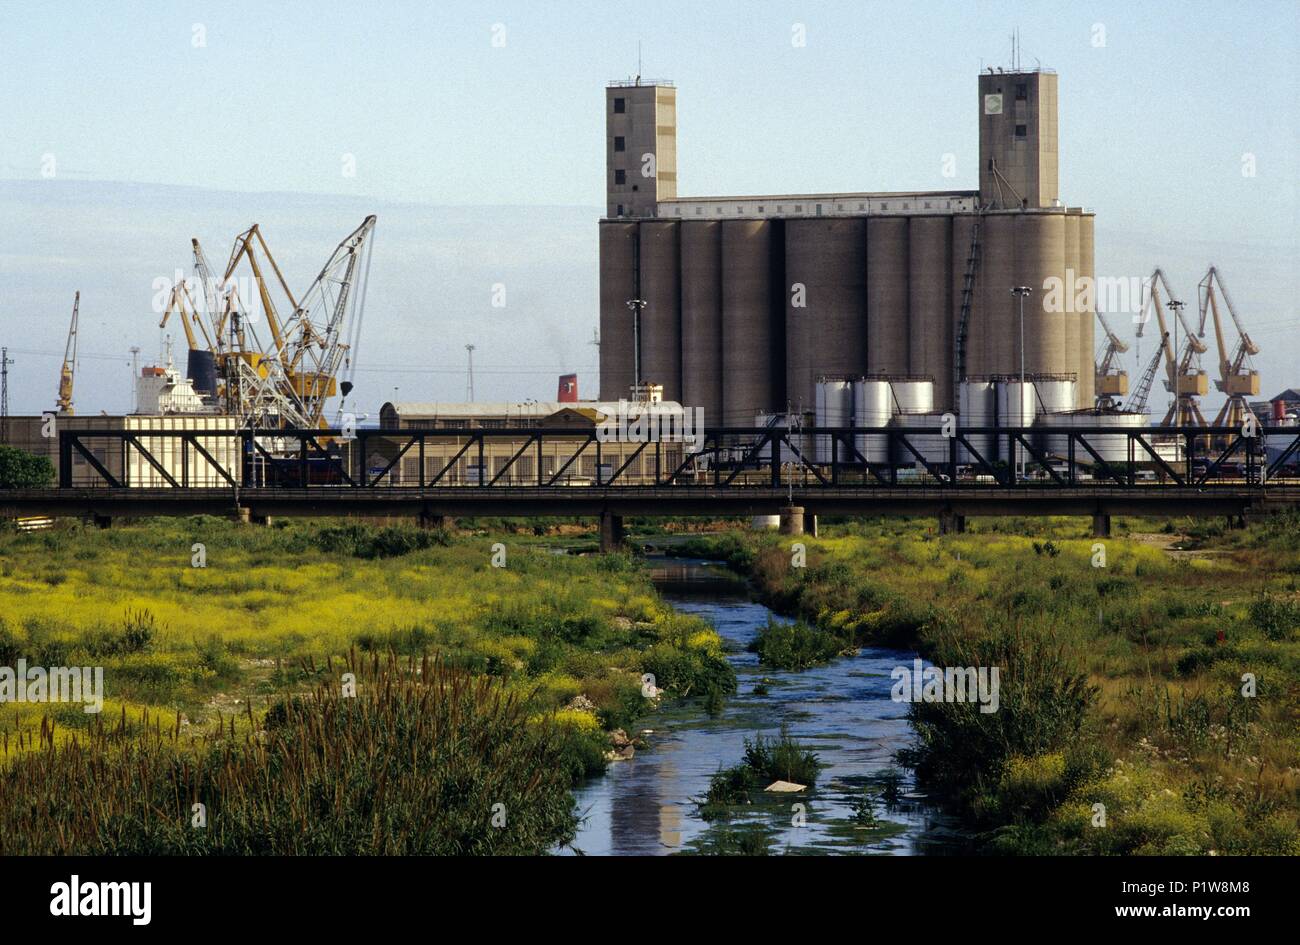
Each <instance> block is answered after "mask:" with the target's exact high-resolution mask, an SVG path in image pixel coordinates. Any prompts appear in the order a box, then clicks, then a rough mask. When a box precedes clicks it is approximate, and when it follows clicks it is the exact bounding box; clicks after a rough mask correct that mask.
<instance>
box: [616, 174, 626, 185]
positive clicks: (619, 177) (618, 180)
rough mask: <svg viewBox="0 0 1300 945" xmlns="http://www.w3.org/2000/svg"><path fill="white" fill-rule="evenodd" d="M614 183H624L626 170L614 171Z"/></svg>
mask: <svg viewBox="0 0 1300 945" xmlns="http://www.w3.org/2000/svg"><path fill="white" fill-rule="evenodd" d="M614 183H615V184H626V183H627V172H626V171H615V172H614Z"/></svg>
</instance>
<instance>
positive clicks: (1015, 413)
mask: <svg viewBox="0 0 1300 945" xmlns="http://www.w3.org/2000/svg"><path fill="white" fill-rule="evenodd" d="M1037 406H1038V396H1037V394H1036V393H1035V392H1034V385H1033V382H1032V381H1030V380H1029V379H1028V378H1026V380H1025V382H1024V383H1023V384H1021V383H1020V380H1019V378H1017V379H1016V380H1001V381H998V426H1001V427H1028V426H1032V425H1033V423H1034V413H1035V409H1034V408H1035V407H1037ZM1008 443H1009V441H1008V437H1007V436H1005V435H1003V436H1002V437H1001V441H1000V444H999V452H1000V454H1001V455H999V457H998V458H999V459H1001V460H1003V461H1004V462H1006V463H1007V464H1008V465H1010V466H1017V465H1019V463H1020V462H1021V460H1022V459H1023V460H1024V461H1025V462H1026V463H1028V462H1030V461H1031V458H1030V457H1029V455H1028V454H1026V453H1025V451H1024V449H1023V448H1022V447H1020V446H1019V445H1018V444H1016V443H1015V442H1014V441H1010V445H1008ZM1012 447H1014V448H1012Z"/></svg>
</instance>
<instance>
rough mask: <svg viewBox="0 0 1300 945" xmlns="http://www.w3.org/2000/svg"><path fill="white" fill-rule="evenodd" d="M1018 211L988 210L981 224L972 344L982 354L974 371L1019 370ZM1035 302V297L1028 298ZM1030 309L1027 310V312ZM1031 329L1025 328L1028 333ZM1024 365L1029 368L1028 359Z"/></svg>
mask: <svg viewBox="0 0 1300 945" xmlns="http://www.w3.org/2000/svg"><path fill="white" fill-rule="evenodd" d="M1019 215H1020V213H1019V211H1014V212H1012V213H987V214H985V215H984V218H983V221H982V223H981V226H980V273H979V277H978V278H977V279H976V290H977V291H978V292H979V295H980V301H981V305H980V312H979V320H978V321H977V322H976V323H975V324H974V325H973V326H972V328H973V329H974V337H972V338H971V340H970V347H971V348H975V349H978V350H979V351H980V352H981V354H980V358H979V360H978V361H977V362H976V363H977V365H978V370H977V371H972V372H971V373H975V374H1012V373H1019V371H1020V347H1019V345H1020V340H1019V337H1020V336H1019V322H1018V320H1017V319H1018V315H1017V310H1016V298H1015V296H1013V295H1012V294H1011V289H1012V288H1013V287H1014V286H1017V285H1019V284H1020V283H1018V282H1017V281H1016V270H1017V264H1016V250H1017V245H1016V230H1015V221H1016V217H1017V216H1019ZM1027 301H1029V302H1030V304H1032V301H1033V300H1032V299H1029V300H1027ZM1028 311H1029V310H1028V309H1027V310H1026V312H1027V313H1028ZM1027 334H1028V331H1026V335H1027ZM1025 369H1026V370H1028V369H1029V365H1028V364H1027V363H1026V365H1025Z"/></svg>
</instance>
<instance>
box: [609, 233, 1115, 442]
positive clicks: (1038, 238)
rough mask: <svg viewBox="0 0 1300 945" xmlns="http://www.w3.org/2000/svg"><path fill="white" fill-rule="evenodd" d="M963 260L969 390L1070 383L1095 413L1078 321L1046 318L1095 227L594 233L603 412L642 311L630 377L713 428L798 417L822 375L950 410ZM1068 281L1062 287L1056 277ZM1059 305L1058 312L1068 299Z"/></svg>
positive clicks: (1089, 359) (623, 382) (1088, 253)
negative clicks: (930, 400) (892, 379)
mask: <svg viewBox="0 0 1300 945" xmlns="http://www.w3.org/2000/svg"><path fill="white" fill-rule="evenodd" d="M977 222H978V225H979V239H978V242H977V245H976V246H975V252H974V260H975V262H974V270H975V272H974V276H975V277H974V282H973V285H974V291H973V297H972V302H971V307H970V315H969V319H968V322H967V325H968V344H967V358H966V360H967V363H966V370H965V375H966V376H986V375H993V374H1013V373H1018V372H1019V371H1020V362H1021V352H1020V348H1019V322H1018V319H1019V313H1018V309H1017V303H1016V299H1015V297H1014V296H1012V294H1011V292H1010V289H1011V287H1012V286H1016V285H1027V286H1030V287H1032V289H1033V293H1032V294H1031V296H1030V297H1029V298H1028V299H1026V303H1025V345H1024V370H1025V371H1026V372H1027V373H1031V374H1053V375H1058V374H1059V375H1073V376H1074V377H1075V378H1076V379H1077V380H1078V384H1077V385H1076V388H1075V391H1074V395H1075V403H1074V406H1075V407H1087V406H1091V405H1092V383H1093V330H1092V325H1093V318H1094V316H1093V310H1092V309H1093V306H1092V305H1088V310H1086V311H1079V312H1076V311H1072V310H1069V309H1072V308H1073V306H1072V305H1071V306H1068V307H1067V311H1065V312H1045V311H1044V310H1043V303H1044V301H1045V298H1046V294H1045V291H1044V281H1045V280H1047V279H1048V278H1049V277H1056V278H1059V279H1060V280H1061V281H1062V285H1063V287H1064V288H1065V289H1066V290H1067V294H1068V289H1069V288H1070V286H1071V285H1072V284H1077V283H1078V280H1079V279H1080V277H1084V276H1087V277H1091V276H1092V274H1093V256H1092V254H1093V240H1092V224H1093V217H1092V216H1091V215H1089V214H1084V213H1081V212H1078V211H1073V210H1071V211H1064V210H1055V211H1011V212H987V213H983V214H978V215H977V214H954V215H932V216H924V217H922V216H912V217H907V216H889V215H878V216H870V217H867V216H864V217H841V218H800V219H788V220H782V219H765V220H756V219H740V220H724V221H711V220H699V221H693V220H688V221H666V220H648V221H642V222H640V223H624V222H603V223H602V224H601V226H600V305H601V330H600V337H601V348H600V358H601V397H602V399H607V400H617V399H618V398H619V397H623V396H626V395H627V392H628V390H629V389H630V387H631V385H632V383H633V371H634V357H633V343H632V333H633V328H632V321H633V319H632V312H631V309H630V308H629V305H628V302H629V301H630V300H633V299H638V300H640V301H641V302H642V303H643V305H642V306H641V314H640V351H641V362H640V369H641V378H642V380H644V381H650V382H654V383H660V384H663V386H664V397H665V398H667V399H671V400H678V401H680V402H682V403H684V404H689V405H691V406H699V407H702V408H703V409H704V413H705V422H706V423H707V424H709V425H712V426H724V425H726V426H745V425H749V424H751V423H752V422H753V418H754V416H755V415H756V414H758V413H762V412H783V411H786V410H787V409H792V410H794V411H796V412H798V411H809V410H811V409H812V407H813V405H814V401H815V398H816V383H817V378H818V377H821V376H824V375H830V374H850V375H867V374H871V375H889V376H899V377H901V376H909V375H910V376H915V375H920V376H927V377H930V378H932V379H933V381H934V398H935V404H936V405H937V406H939V407H942V408H946V409H955V408H956V407H957V406H958V404H957V396H956V393H955V392H954V391H953V389H952V388H953V377H954V365H953V358H954V339H955V334H956V331H957V327H956V326H957V324H958V322H959V321H960V317H961V308H962V286H963V282H964V277H965V273H966V269H967V265H968V259H969V258H971V256H972V236H973V232H974V229H975V226H976V223H977ZM1071 273H1072V275H1073V283H1072V280H1071V278H1070V276H1071ZM1071 301H1072V300H1071Z"/></svg>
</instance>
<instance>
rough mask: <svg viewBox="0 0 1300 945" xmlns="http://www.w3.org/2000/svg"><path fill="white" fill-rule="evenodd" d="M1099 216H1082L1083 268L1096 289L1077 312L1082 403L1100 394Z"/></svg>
mask: <svg viewBox="0 0 1300 945" xmlns="http://www.w3.org/2000/svg"><path fill="white" fill-rule="evenodd" d="M1096 219H1097V218H1096V217H1095V216H1093V215H1092V214H1091V213H1085V214H1083V215H1082V216H1080V217H1079V270H1080V272H1081V273H1082V275H1083V278H1085V279H1087V280H1088V284H1089V285H1091V286H1092V291H1090V292H1088V293H1086V298H1085V302H1086V303H1087V304H1086V305H1085V307H1084V311H1082V312H1079V313H1077V315H1078V318H1079V354H1078V358H1079V365H1080V367H1079V371H1080V373H1079V400H1080V404H1079V406H1080V407H1084V408H1088V407H1091V406H1092V405H1093V398H1094V397H1095V396H1096V390H1095V387H1096V374H1095V365H1094V362H1093V351H1094V345H1095V342H1094V340H1093V328H1094V327H1095V325H1096V314H1095V313H1096V311H1097V292H1096V281H1097V279H1096V277H1097V269H1096V261H1095V260H1094V258H1093V222H1094V221H1095V220H1096Z"/></svg>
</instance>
